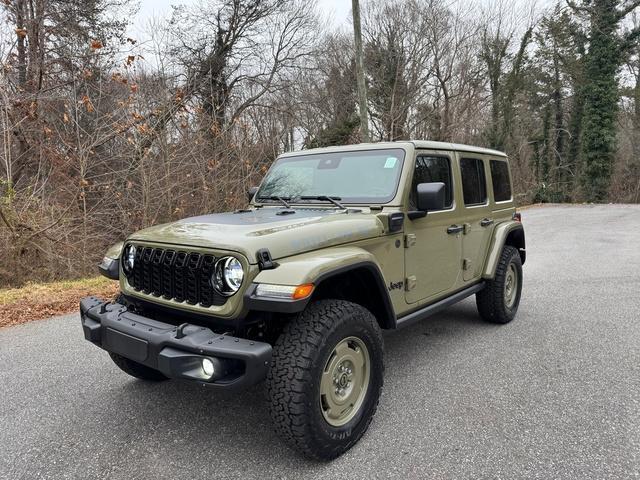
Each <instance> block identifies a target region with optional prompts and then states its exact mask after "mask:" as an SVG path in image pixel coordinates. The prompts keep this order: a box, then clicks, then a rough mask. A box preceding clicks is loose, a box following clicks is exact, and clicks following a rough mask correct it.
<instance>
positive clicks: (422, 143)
mask: <svg viewBox="0 0 640 480" xmlns="http://www.w3.org/2000/svg"><path fill="white" fill-rule="evenodd" d="M402 144H405V145H406V144H412V145H413V146H414V148H416V149H421V150H447V151H458V152H469V153H480V154H485V155H492V156H494V157H506V156H507V155H506V154H505V153H504V152H499V151H498V150H491V149H489V148H483V147H476V146H473V145H463V144H460V143H449V142H434V141H431V140H400V141H396V142H375V143H357V144H352V145H337V146H333V147H323V148H310V149H306V150H300V151H297V152H287V153H284V154H282V156H284V157H289V156H292V155H308V154H313V153H331V152H345V151H357V150H368V149H375V150H377V149H383V148H397V147H398V146H401V145H402Z"/></svg>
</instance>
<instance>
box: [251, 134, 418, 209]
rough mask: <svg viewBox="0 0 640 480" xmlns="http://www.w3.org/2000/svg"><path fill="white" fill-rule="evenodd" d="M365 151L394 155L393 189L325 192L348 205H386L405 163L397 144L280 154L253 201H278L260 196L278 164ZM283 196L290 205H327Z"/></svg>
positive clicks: (391, 196) (397, 187)
mask: <svg viewBox="0 0 640 480" xmlns="http://www.w3.org/2000/svg"><path fill="white" fill-rule="evenodd" d="M367 152H371V153H381V154H383V153H382V152H388V153H389V154H393V155H395V156H396V158H397V159H398V162H399V166H398V168H397V172H398V173H397V176H396V179H395V182H394V188H393V191H391V192H390V193H389V195H388V196H386V197H384V198H383V197H345V196H337V195H330V194H327V195H328V196H330V197H332V198H335V199H339V201H340V202H341V203H343V204H348V205H387V204H389V203H391V202H392V201H393V200H394V199H395V198H396V197H397V195H398V191H399V189H400V183H401V182H402V179H403V172H404V168H405V165H406V160H407V151H406V150H405V149H404V148H402V147H401V146H399V145H398V146H389V147H386V146H385V147H384V148H367V149H364V148H363V149H345V150H335V151H324V152H314V153H307V151H304V150H303V151H300V152H295V153H293V152H292V153H288V154H286V155H284V156H280V157H278V158H277V159H276V160H275V161H274V162H273V164H272V165H271V168H269V170H268V171H267V173H266V174H265V176H264V178H263V179H262V181H261V182H260V186H259V187H258V191H257V192H256V194H255V196H254V201H255V202H256V203H259V204H264V203H269V204H271V203H278V202H276V201H273V200H270V199H269V198H268V196H267V195H265V197H262V198H261V193H264V192H262V188H263V187H264V185H265V180H266V179H267V178H268V177H269V175H270V174H271V173H272V171H273V169H274V168H275V167H276V165H278V164H282V163H289V162H291V163H293V162H296V161H300V160H308V159H309V158H310V157H314V156H334V155H348V154H359V153H363V154H364V153H367ZM391 152H393V153H391ZM323 194H324V192H323ZM303 196H304V195H303ZM283 198H284V199H285V200H286V201H287V202H288V203H289V204H291V205H307V204H322V205H327V202H325V201H322V200H303V199H299V198H295V197H294V198H289V197H283Z"/></svg>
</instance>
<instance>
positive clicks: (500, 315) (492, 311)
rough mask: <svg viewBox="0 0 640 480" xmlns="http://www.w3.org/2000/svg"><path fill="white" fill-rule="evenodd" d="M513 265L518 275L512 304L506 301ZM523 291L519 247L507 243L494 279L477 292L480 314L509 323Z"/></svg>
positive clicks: (493, 321) (489, 319) (486, 319)
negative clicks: (509, 273) (506, 287)
mask: <svg viewBox="0 0 640 480" xmlns="http://www.w3.org/2000/svg"><path fill="white" fill-rule="evenodd" d="M511 266H513V268H514V270H515V273H516V275H517V284H516V292H515V299H514V302H513V304H512V305H511V306H509V305H508V304H507V302H506V301H505V281H506V278H507V274H508V272H509V269H510V268H511ZM521 293H522V261H521V259H520V253H519V252H518V249H516V248H515V247H512V246H510V245H505V247H504V248H503V249H502V253H501V254H500V260H499V261H498V266H497V267H496V274H495V276H494V278H493V280H489V281H487V282H486V286H485V287H484V288H483V289H482V290H481V291H480V292H478V293H476V305H477V307H478V312H479V313H480V316H481V317H482V318H483V319H484V320H485V321H487V322H491V323H509V322H510V321H511V320H513V318H514V317H515V316H516V312H517V311H518V305H519V304H520V295H521Z"/></svg>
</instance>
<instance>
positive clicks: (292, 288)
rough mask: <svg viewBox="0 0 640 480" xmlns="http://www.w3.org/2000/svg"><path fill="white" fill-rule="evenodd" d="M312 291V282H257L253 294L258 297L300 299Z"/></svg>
mask: <svg viewBox="0 0 640 480" xmlns="http://www.w3.org/2000/svg"><path fill="white" fill-rule="evenodd" d="M312 293H313V283H305V284H303V285H273V284H269V283H259V284H258V286H257V287H256V292H255V295H256V296H258V297H271V298H289V299H291V300H302V299H304V298H307V297H308V296H309V295H311V294H312Z"/></svg>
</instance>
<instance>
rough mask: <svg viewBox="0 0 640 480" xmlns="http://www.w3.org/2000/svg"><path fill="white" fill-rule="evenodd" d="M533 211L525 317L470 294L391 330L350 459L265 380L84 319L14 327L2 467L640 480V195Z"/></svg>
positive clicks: (3, 350) (28, 475)
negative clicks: (101, 337)
mask: <svg viewBox="0 0 640 480" xmlns="http://www.w3.org/2000/svg"><path fill="white" fill-rule="evenodd" d="M523 221H524V224H525V228H526V231H527V241H528V261H527V264H526V265H525V267H524V274H525V286H524V291H523V297H522V303H521V306H520V311H519V313H518V316H517V317H516V319H515V320H514V321H513V322H512V323H511V324H509V325H506V326H495V325H488V324H485V323H483V322H481V321H480V320H479V318H478V317H477V315H476V310H475V304H474V302H473V300H472V299H468V300H466V301H464V302H463V303H461V304H459V305H457V306H455V307H452V308H451V309H449V310H447V311H446V312H444V313H442V314H439V315H438V316H436V317H433V318H432V319H429V320H426V321H424V322H423V323H420V324H418V325H415V326H413V327H411V328H409V329H407V330H402V331H398V332H392V333H390V334H388V335H386V336H385V346H386V355H387V356H386V366H387V367H386V384H385V389H384V393H383V396H382V400H381V404H380V408H379V409H378V413H377V415H376V418H375V419H374V421H373V424H372V426H371V428H370V429H369V431H368V432H367V434H366V435H365V437H364V438H363V439H362V441H361V442H360V443H359V444H358V445H356V446H355V447H354V448H353V449H352V450H351V451H349V452H348V453H347V454H345V455H344V456H343V457H341V458H339V459H338V460H336V461H334V462H331V463H316V462H309V461H306V460H304V459H302V458H300V457H299V456H297V455H296V454H295V453H294V452H292V451H290V450H289V449H288V448H286V447H285V446H284V445H283V444H282V443H281V442H280V441H279V440H278V438H277V437H276V436H275V435H274V433H272V430H271V426H270V423H269V418H268V415H267V412H266V405H265V401H264V400H263V396H262V395H263V394H262V388H261V387H256V388H254V389H252V390H250V391H248V392H244V393H239V394H231V393H221V392H214V391H211V390H209V389H205V388H201V387H195V386H191V385H188V384H183V383H178V382H164V383H161V384H147V383H144V382H140V381H136V380H134V379H131V378H129V377H127V376H126V375H125V374H123V373H121V372H120V371H119V370H118V369H117V368H116V367H115V365H113V364H112V363H111V361H110V360H109V358H108V356H107V354H106V353H104V352H102V351H100V350H99V349H97V348H95V347H94V346H92V345H90V344H89V343H88V342H86V341H84V340H83V337H82V333H81V329H80V324H79V320H78V317H77V316H76V315H71V316H67V317H61V318H55V319H51V320H46V321H41V322H35V323H31V324H28V325H24V326H19V327H11V328H6V329H3V330H0V478H10V479H15V478H25V479H35V478H56V479H57V478H81V479H88V478H113V479H151V478H171V479H178V478H185V479H186V478H193V479H201V478H202V479H204V478H207V479H212V478H238V479H245V478H296V479H298V478H329V479H334V478H345V479H356V478H366V479H369V478H421V479H422V478H438V479H442V478H474V479H475V478H503V479H513V478H527V479H532V478H540V479H556V478H562V479H565V478H577V479H587V478H589V479H604V478H612V479H613V478H615V479H623V478H638V477H640V206H583V207H557V206H547V207H543V208H534V209H530V210H525V211H523Z"/></svg>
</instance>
